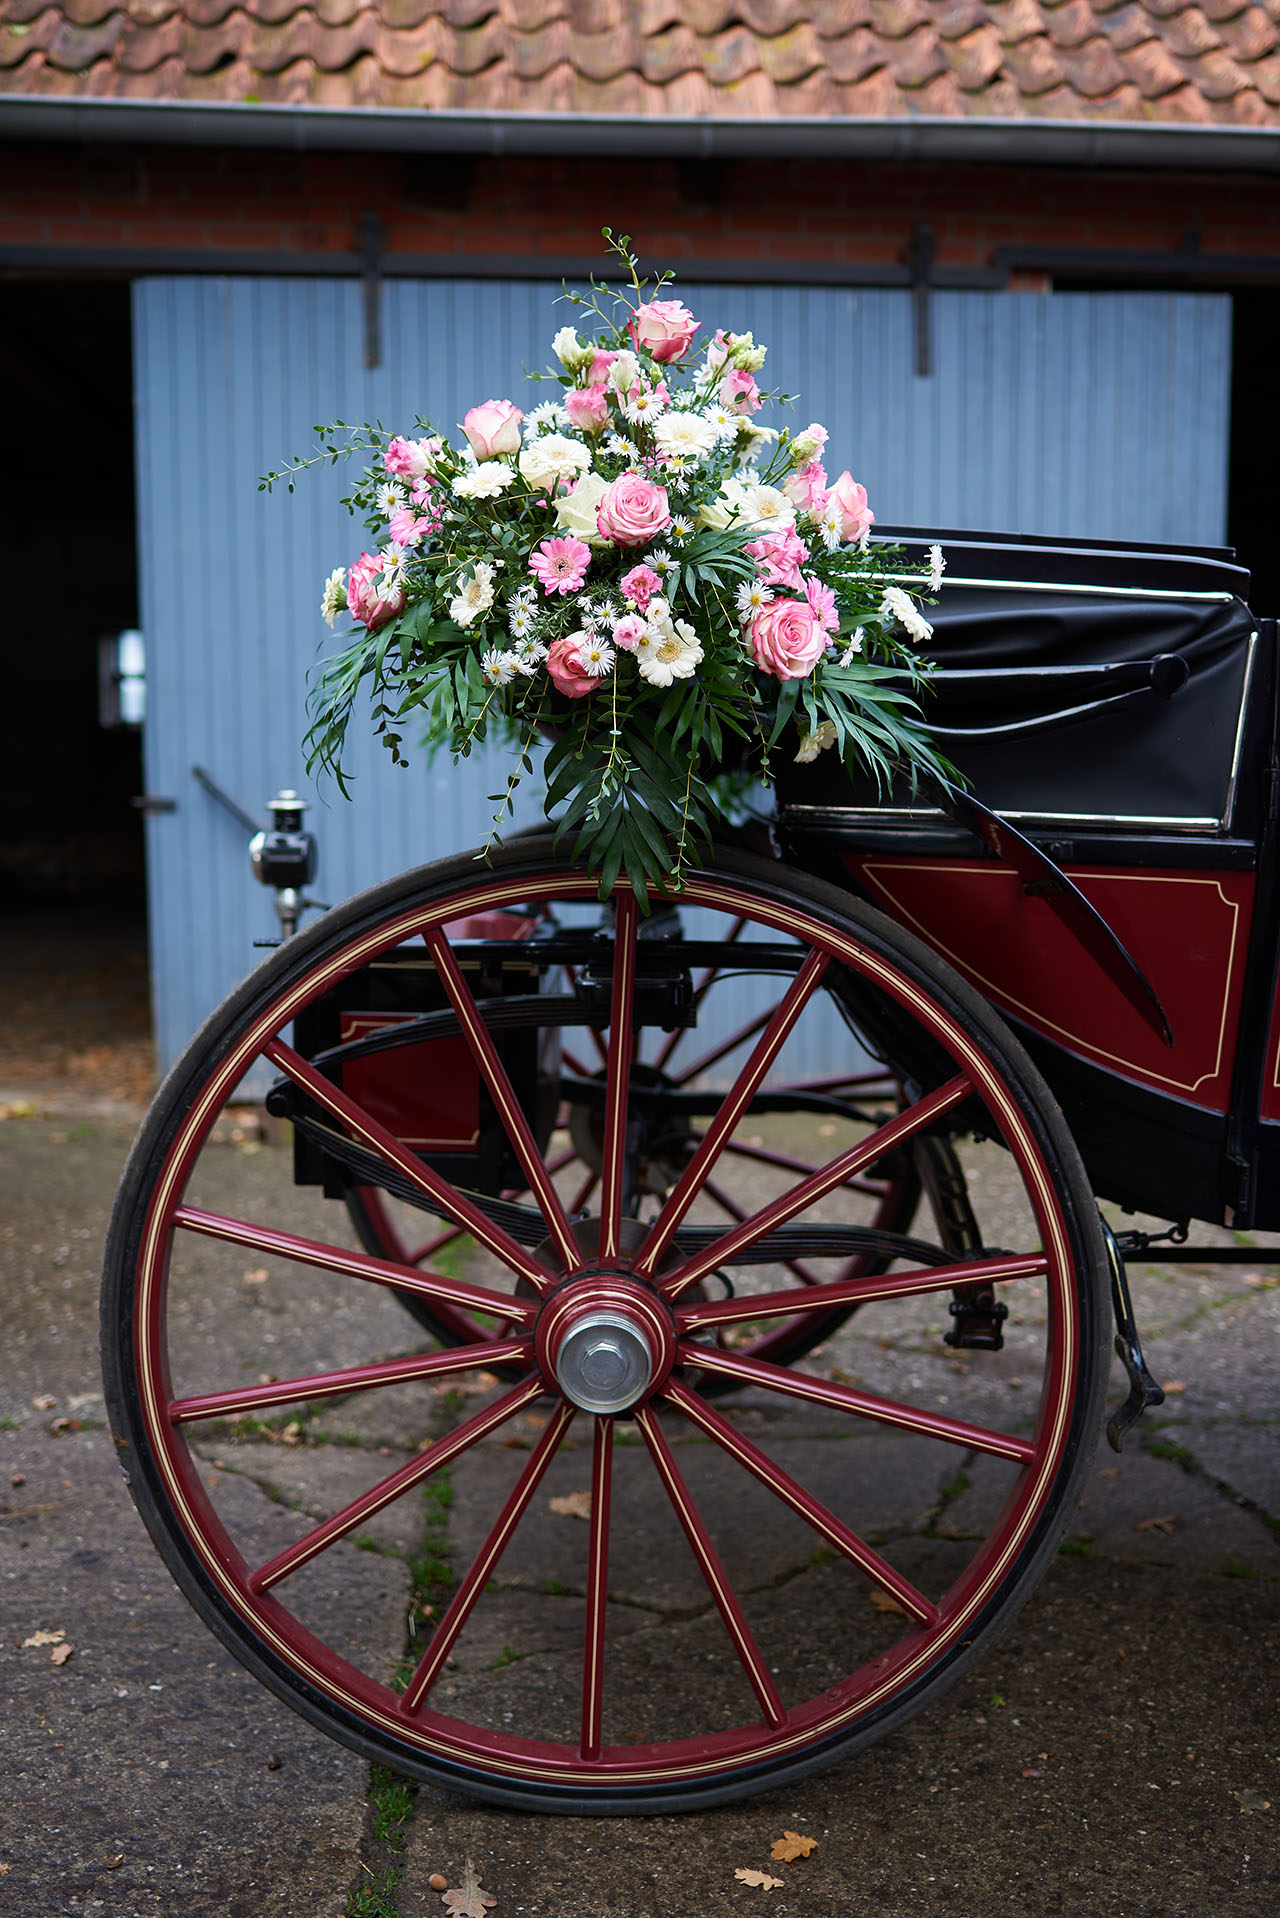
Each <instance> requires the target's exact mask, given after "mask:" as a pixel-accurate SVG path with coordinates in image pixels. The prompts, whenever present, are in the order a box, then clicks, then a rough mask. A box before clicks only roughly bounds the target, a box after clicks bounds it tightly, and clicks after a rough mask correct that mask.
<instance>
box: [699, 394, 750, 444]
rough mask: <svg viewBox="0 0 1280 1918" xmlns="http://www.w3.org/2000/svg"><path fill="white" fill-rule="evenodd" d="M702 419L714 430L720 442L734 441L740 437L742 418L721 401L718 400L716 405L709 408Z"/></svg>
mask: <svg viewBox="0 0 1280 1918" xmlns="http://www.w3.org/2000/svg"><path fill="white" fill-rule="evenodd" d="M701 417H702V418H703V419H704V420H706V422H707V424H708V425H709V426H710V427H712V428H713V429H714V431H715V436H716V438H717V439H718V440H732V439H736V438H737V437H738V428H739V426H740V425H741V424H742V420H741V416H740V415H739V414H737V413H735V412H734V411H733V408H732V407H730V406H725V405H724V404H723V403H722V402H721V401H719V400H717V401H716V402H715V404H714V405H712V406H708V407H707V409H706V411H705V412H704V413H703V414H702V415H701Z"/></svg>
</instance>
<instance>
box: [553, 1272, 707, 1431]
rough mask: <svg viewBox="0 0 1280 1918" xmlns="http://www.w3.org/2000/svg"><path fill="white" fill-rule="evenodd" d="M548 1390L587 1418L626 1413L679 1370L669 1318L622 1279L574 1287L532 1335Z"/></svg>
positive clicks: (604, 1276)
mask: <svg viewBox="0 0 1280 1918" xmlns="http://www.w3.org/2000/svg"><path fill="white" fill-rule="evenodd" d="M534 1348H535V1350H536V1352H537V1356H538V1364H539V1366H540V1367H541V1369H542V1374H543V1377H544V1378H545V1379H546V1380H547V1383H548V1384H549V1385H551V1386H553V1387H554V1388H555V1389H557V1390H558V1391H560V1392H561V1393H563V1395H564V1397H565V1398H567V1399H568V1401H569V1403H570V1404H571V1405H576V1406H577V1407H578V1408H579V1409H580V1410H581V1411H583V1412H595V1413H600V1414H605V1415H609V1414H613V1413H617V1412H628V1411H630V1410H631V1408H632V1406H634V1405H638V1404H639V1403H640V1401H641V1400H642V1399H644V1398H647V1397H648V1396H649V1395H650V1393H652V1392H653V1391H655V1390H657V1388H658V1387H659V1386H661V1385H662V1384H663V1383H664V1381H665V1380H666V1378H667V1376H668V1375H669V1373H670V1371H671V1367H672V1365H673V1364H674V1362H675V1355H676V1332H675V1324H674V1321H673V1320H672V1317H671V1313H670V1310H669V1309H668V1308H667V1306H666V1305H665V1304H664V1303H663V1301H662V1300H661V1299H660V1298H659V1296H658V1294H657V1293H656V1292H654V1291H653V1290H652V1289H651V1288H650V1287H649V1286H647V1285H644V1284H642V1283H641V1282H640V1281H639V1280H638V1279H633V1278H632V1277H630V1275H629V1274H628V1273H626V1272H625V1271H616V1270H615V1271H609V1272H596V1273H590V1274H588V1275H586V1276H585V1277H582V1278H578V1279H571V1280H570V1281H569V1283H568V1284H567V1285H563V1286H561V1288H560V1289H559V1291H558V1292H556V1293H554V1294H553V1295H552V1297H551V1298H550V1299H548V1301H547V1303H546V1306H545V1307H544V1309H543V1311H542V1313H541V1314H540V1316H539V1318H538V1323H537V1327H536V1329H535V1333H534Z"/></svg>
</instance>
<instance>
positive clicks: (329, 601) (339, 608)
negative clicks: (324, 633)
mask: <svg viewBox="0 0 1280 1918" xmlns="http://www.w3.org/2000/svg"><path fill="white" fill-rule="evenodd" d="M346 577H347V569H346V567H345V566H335V567H334V569H333V571H332V572H331V573H330V575H329V577H328V579H327V580H326V581H325V583H324V592H323V593H322V594H321V596H320V615H321V618H322V619H323V620H324V623H325V625H326V626H327V627H328V628H329V630H330V632H332V631H333V622H334V620H335V619H336V618H337V617H338V614H339V613H343V612H345V611H346V608H347V588H346Z"/></svg>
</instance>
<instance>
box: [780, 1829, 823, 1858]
mask: <svg viewBox="0 0 1280 1918" xmlns="http://www.w3.org/2000/svg"><path fill="white" fill-rule="evenodd" d="M817 1847H818V1841H817V1839H816V1838H806V1837H804V1836H803V1834H802V1833H800V1832H798V1831H784V1832H783V1834H782V1836H781V1838H775V1839H774V1841H773V1844H772V1845H771V1846H770V1848H769V1856H770V1858H776V1859H778V1860H779V1861H780V1863H782V1864H784V1865H789V1864H790V1863H791V1861H792V1859H793V1858H807V1857H808V1856H809V1853H810V1852H811V1851H816V1850H817Z"/></svg>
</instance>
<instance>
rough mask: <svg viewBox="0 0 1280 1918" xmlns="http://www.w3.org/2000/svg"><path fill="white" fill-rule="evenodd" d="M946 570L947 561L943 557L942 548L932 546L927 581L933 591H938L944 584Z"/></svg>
mask: <svg viewBox="0 0 1280 1918" xmlns="http://www.w3.org/2000/svg"><path fill="white" fill-rule="evenodd" d="M946 570H947V562H946V560H945V559H943V557H942V548H941V547H940V546H931V547H930V548H929V577H928V580H927V582H926V583H927V585H928V588H929V591H930V592H931V593H936V592H937V591H938V588H939V587H940V586H941V585H942V575H943V574H944V573H945V572H946Z"/></svg>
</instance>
